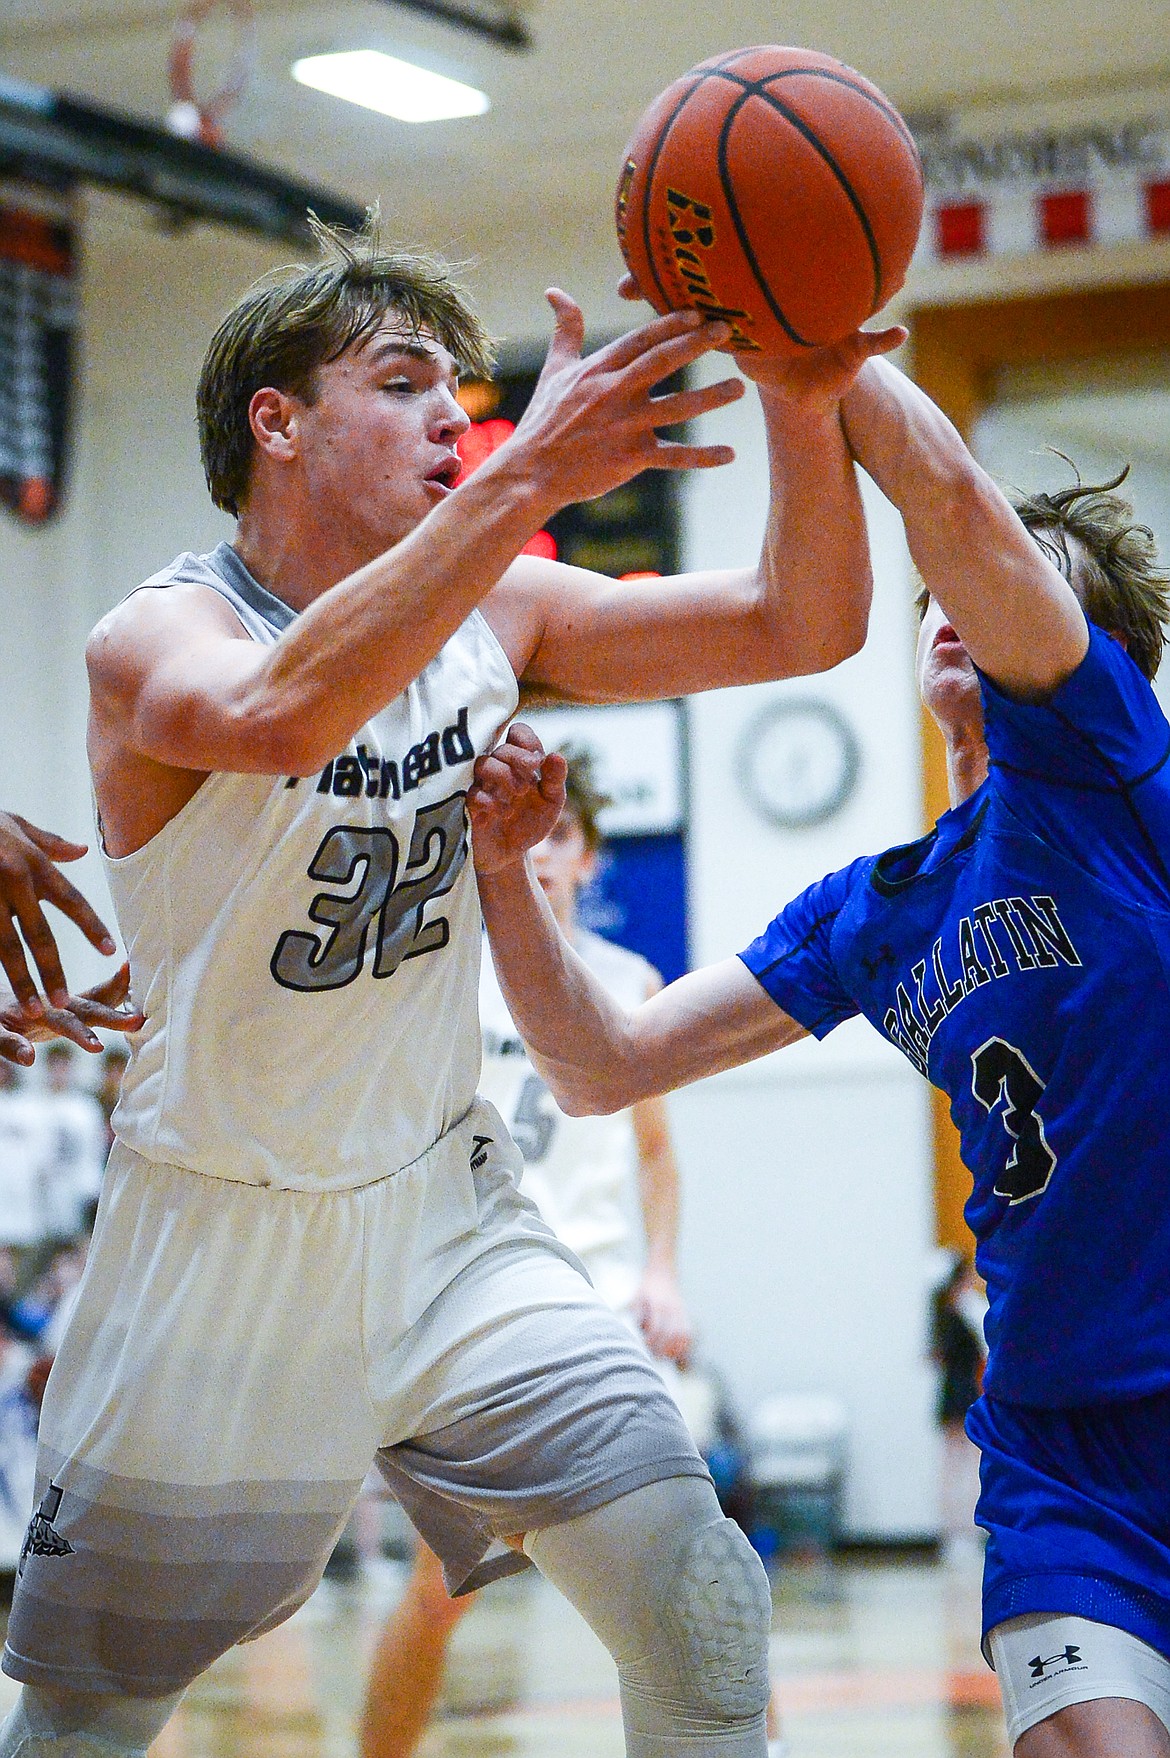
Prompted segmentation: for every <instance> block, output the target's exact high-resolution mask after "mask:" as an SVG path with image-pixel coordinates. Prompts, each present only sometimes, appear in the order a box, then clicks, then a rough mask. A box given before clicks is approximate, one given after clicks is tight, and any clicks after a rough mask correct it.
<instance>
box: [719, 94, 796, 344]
mask: <svg viewBox="0 0 1170 1758" xmlns="http://www.w3.org/2000/svg"><path fill="white" fill-rule="evenodd" d="M752 95H753V94H752V93H751V92H750V91H745V92H743V93H741V95H740V96H739V97H738V98H737V99H736V100H735V102H734V104H732V106H731V108H730V110H729V111H728V112H727V115H726V116H725V117H724V118H723V126H722V128H721V129H720V130H719V181H720V183H721V185H722V187H723V197H724V200H725V201H726V203H727V207H728V211H729V213H730V214H731V223H732V225H733V226H734V227H735V232H736V236H737V238H738V239H739V244H740V249H741V250H742V251H743V254H744V256H745V258H746V259H747V263H748V267H749V268H750V269H751V271H752V274H753V275H754V276H755V278H756V284H757V286H758V287H759V289H760V291H761V293H762V294H763V295H764V298H765V299H766V300H767V301H768V308H769V310H770V311H771V313H772V316H773V317H774V318H775V319H776V322H777V323H778V324H779V325H780V326H781V328H782V329H783V330H784V333H785V335H786V336H788V337H789V338H790V340H792V341H793V342H795V343H797V345H798V346H799V347H801V348H811V347H813V346H814V344H813V343H812V342H810V341H809V340H808V339H807V337H805V336H802V335H801V334H800V332H799V331H798V330H795V329H793V327H792V325H791V324H790V323H789V321H788V319H787V318H786V317H785V315H784V313H783V312H782V311H781V309H780V307H779V306H778V305H777V303H776V301H775V299H773V297H772V289H771V288H770V287H769V286H768V284H767V282H766V281H765V280H764V277H763V275H762V274H761V273H760V265H759V263H758V262H757V260H756V253H755V251H754V250H753V249H752V246H751V240H750V239H749V238H748V235H747V228H746V227H745V225H744V223H743V220H742V217H741V215H740V211H739V204H738V202H737V201H736V199H735V193H734V191H735V185H734V184H733V182H732V180H731V176H730V171H729V167H728V164H727V138H728V135H729V134H730V132H731V125H732V123H733V122H734V121H735V118H736V117H737V116H738V115H739V113H740V111H741V110H742V108H743V106H744V105H745V104H746V103H747V101H748V99H749V97H751V96H752Z"/></svg>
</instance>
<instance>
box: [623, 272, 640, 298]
mask: <svg viewBox="0 0 1170 1758" xmlns="http://www.w3.org/2000/svg"><path fill="white" fill-rule="evenodd" d="M617 290H618V298H619V299H644V298H645V297H646V296H645V294H644V293H643V292H642V289H641V287H639V285H638V283H637V281H636V280H635V279H634V276H633V275H632V274H631V273H630V271H629V269H627V270H626V272H625V274H624V275H623V276H622V278H621V280H620V281H619V282H618V287H617Z"/></svg>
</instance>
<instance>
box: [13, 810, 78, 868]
mask: <svg viewBox="0 0 1170 1758" xmlns="http://www.w3.org/2000/svg"><path fill="white" fill-rule="evenodd" d="M11 816H12V817H13V818H15V819H16V822H17V823H18V824H19V825H20V828H21V829H22V830H23V831H24V834H25V835H26V836H27V837H28V839H29V841H30V842H31V843H35V844H36V846H37V848H39V849H40V851H41V853H42V854H43V855H48V857H49V859H50V860H51V861H79V860H80V859H81V857H82V855H84V854H85V853H87V852H88V849H89V844H88V843H85V842H71V841H70V840H69V838H68V837H66V836H58V835H57V833H56V831H55V830H41V829H40V828H39V827H38V826H37V825H36V824H30V823H29V821H28V819H27V818H21V817H19V816H18V815H17V814H16V813H15V812H13V813H12V814H11Z"/></svg>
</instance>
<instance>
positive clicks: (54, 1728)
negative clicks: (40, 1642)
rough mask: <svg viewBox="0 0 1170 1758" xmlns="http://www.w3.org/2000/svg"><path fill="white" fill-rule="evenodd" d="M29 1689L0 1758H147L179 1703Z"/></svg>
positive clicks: (10, 1722)
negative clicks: (152, 1744)
mask: <svg viewBox="0 0 1170 1758" xmlns="http://www.w3.org/2000/svg"><path fill="white" fill-rule="evenodd" d="M182 1696H183V1693H182V1691H176V1692H175V1694H174V1695H173V1696H171V1697H116V1696H107V1695H105V1694H104V1693H103V1694H99V1693H98V1692H96V1691H50V1690H45V1689H44V1688H43V1687H41V1686H39V1685H25V1686H24V1687H23V1688H22V1690H21V1693H20V1696H19V1697H18V1698H17V1700H16V1704H15V1706H14V1708H13V1710H12V1713H11V1714H10V1715H9V1717H8V1719H7V1721H5V1723H4V1725H3V1727H0V1758H115V1755H117V1758H146V1748H147V1747H148V1746H149V1745H150V1744H151V1742H152V1741H153V1740H155V1739H156V1738H157V1737H158V1735H159V1734H160V1733H161V1732H162V1730H163V1728H164V1727H165V1726H166V1724H167V1722H168V1721H169V1720H170V1719H171V1716H172V1715H173V1714H174V1712H175V1710H176V1708H177V1707H178V1705H179V1703H180V1701H181V1700H182Z"/></svg>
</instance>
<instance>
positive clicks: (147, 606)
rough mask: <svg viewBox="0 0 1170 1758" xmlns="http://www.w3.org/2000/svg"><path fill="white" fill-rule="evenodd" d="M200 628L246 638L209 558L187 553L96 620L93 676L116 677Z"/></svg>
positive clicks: (88, 651)
mask: <svg viewBox="0 0 1170 1758" xmlns="http://www.w3.org/2000/svg"><path fill="white" fill-rule="evenodd" d="M196 631H205V632H206V633H207V634H208V635H214V636H219V635H222V636H223V637H225V638H227V639H233V640H236V639H240V638H241V637H242V638H246V631H245V630H244V628H243V627H242V625H241V623H240V619H239V617H238V616H237V615H236V613H235V612H234V611H233V609H232V607H231V605H230V604H229V603H228V601H227V600H226V599H225V597H224V596H223V593H222V590H221V589H220V587H219V585H218V584H217V576H216V574H215V572H214V570H213V569H212V568H211V567H209V566H208V565H207V558H206V557H204V556H196V555H192V554H190V553H189V552H187V553H184V554H183V555H180V556H177V557H176V558H175V560H174V561H173V562H171V563H170V564H169V566H168V567H166V568H163V569H160V571H159V572H158V573H157V574H152V575H151V577H150V578H149V579H148V580H144V581H142V582H141V584H140V585H138V586H135V587H133V588H132V589H131V590H130V591H129V592H128V593H127V594H126V596H125V597H124V598H122V599H120V600H119V602H118V603H117V604H115V605H114V606H113V608H112V609H111V610H108V611H107V612H106V614H105V615H104V616H103V617H102V618H101V619H100V620H99V621H98V622H97V623H96V624H95V625H94V627H93V629H92V630H91V631H90V635H89V639H88V640H87V642H86V648H85V657H86V664H87V667H88V669H89V674H90V679H91V681H93V682H95V683H98V684H100V683H102V682H107V681H116V679H117V677H118V676H119V675H120V674H121V673H122V672H123V671H124V669H125V668H126V666H128V665H129V666H131V667H132V668H133V667H135V666H136V665H137V663H138V662H139V661H140V659H141V658H142V657H143V655H149V654H151V653H153V652H156V651H157V650H158V648H159V647H160V646H161V645H164V644H166V643H167V642H168V641H169V640H170V639H172V638H173V637H174V636H175V635H176V634H178V633H179V632H182V633H184V634H191V633H193V632H196Z"/></svg>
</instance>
